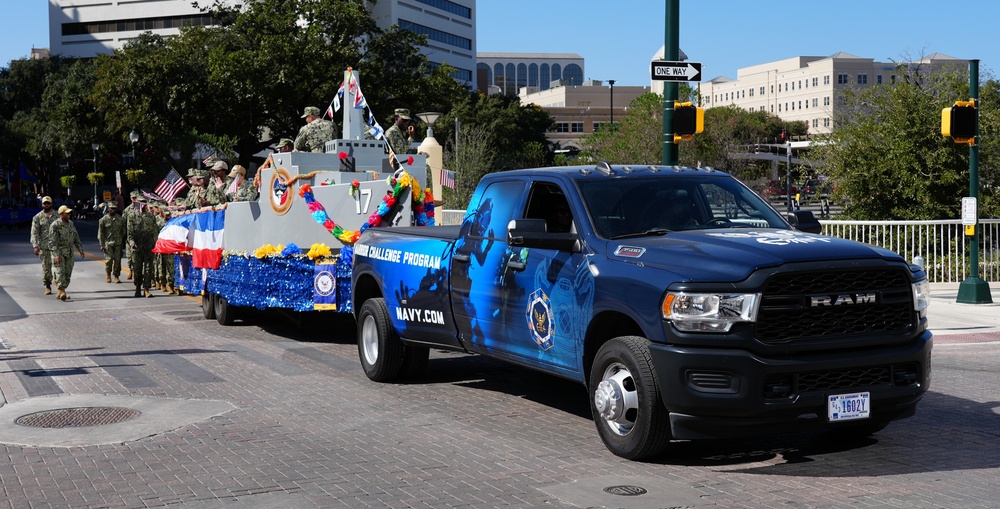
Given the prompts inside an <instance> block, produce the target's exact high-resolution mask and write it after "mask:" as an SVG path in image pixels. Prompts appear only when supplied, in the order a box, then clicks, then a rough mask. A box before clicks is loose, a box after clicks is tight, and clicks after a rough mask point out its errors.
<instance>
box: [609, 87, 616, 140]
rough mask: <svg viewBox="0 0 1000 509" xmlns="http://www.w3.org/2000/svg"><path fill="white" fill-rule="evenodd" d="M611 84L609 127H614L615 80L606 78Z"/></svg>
mask: <svg viewBox="0 0 1000 509" xmlns="http://www.w3.org/2000/svg"><path fill="white" fill-rule="evenodd" d="M608 84H609V85H611V128H612V129H614V128H615V80H608Z"/></svg>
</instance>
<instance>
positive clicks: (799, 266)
mask: <svg viewBox="0 0 1000 509" xmlns="http://www.w3.org/2000/svg"><path fill="white" fill-rule="evenodd" d="M927 291H928V288H927V278H926V275H925V274H924V273H923V272H922V271H921V269H920V268H919V267H917V266H914V265H911V264H909V263H907V262H906V261H905V260H904V259H903V258H901V257H900V256H899V255H897V254H895V253H892V252H890V251H887V250H884V249H881V248H878V247H874V246H869V245H864V244H859V243H856V242H851V241H847V240H842V239H837V238H832V237H827V236H822V235H817V234H812V233H806V232H803V231H799V230H797V229H795V228H793V227H792V225H791V224H789V222H788V220H787V219H786V218H785V217H783V216H782V215H781V214H779V213H778V212H776V211H775V210H774V209H773V208H771V206H770V205H768V203H767V202H766V201H765V200H763V199H761V198H760V196H758V195H757V194H756V193H755V192H754V191H752V190H751V189H749V188H748V187H746V186H745V185H744V184H743V183H742V182H740V181H739V180H738V179H736V178H734V177H732V176H731V175H729V174H727V173H725V172H721V171H716V170H714V169H711V168H687V167H676V166H631V167H630V166H618V165H609V164H607V163H603V162H602V163H599V164H597V165H592V166H575V167H562V168H541V169H528V170H517V171H506V172H500V173H493V174H490V175H487V176H486V177H485V178H483V180H482V181H481V182H480V183H479V186H478V188H477V189H476V191H475V193H474V194H473V196H472V198H471V201H470V203H469V208H468V211H467V212H466V214H465V217H464V220H463V222H462V224H461V225H460V226H438V227H434V228H408V227H402V228H399V227H397V228H391V229H382V228H371V229H369V230H367V231H366V232H365V233H364V235H362V237H361V238H360V240H359V241H358V243H357V244H356V246H355V249H354V271H353V276H352V297H353V302H354V309H355V313H356V316H357V324H358V351H359V357H360V360H361V363H362V365H363V367H364V371H365V373H366V375H367V376H368V378H370V379H371V380H375V381H379V382H389V381H394V380H397V379H401V378H405V377H412V376H415V375H417V374H419V373H421V372H422V371H423V370H424V369H425V367H426V366H427V364H428V352H429V349H431V348H435V349H453V350H459V351H466V352H474V353H478V354H482V355H486V356H489V357H493V358H497V359H502V360H505V361H509V362H512V363H515V364H518V365H521V366H524V367H526V368H531V369H535V370H539V371H543V372H545V373H550V374H553V375H556V376H560V377H565V378H568V379H571V380H576V381H578V382H581V383H583V384H585V386H586V387H587V389H588V392H589V394H590V399H591V409H592V412H593V417H594V421H595V423H596V425H597V429H598V432H599V434H600V436H601V438H602V440H603V441H604V443H605V445H606V446H607V447H608V449H610V450H611V451H612V452H613V453H615V454H617V455H619V456H622V457H625V458H630V459H643V458H649V457H652V456H656V455H658V454H661V453H663V452H664V451H665V449H666V448H667V447H668V445H669V443H670V441H671V439H679V440H688V439H705V438H721V437H734V436H746V435H752V434H770V433H776V432H782V431H788V430H802V429H817V430H819V429H825V430H829V431H831V432H833V433H835V434H840V435H849V436H858V435H867V434H871V433H874V432H876V431H879V430H881V429H882V428H884V427H885V426H886V425H887V424H888V423H889V421H891V420H894V419H899V418H903V417H908V416H911V415H913V414H914V412H915V410H916V405H917V402H918V401H919V400H920V398H921V397H922V395H923V394H924V392H925V391H926V390H927V388H928V386H929V383H930V375H931V364H930V360H931V359H930V357H931V348H932V344H933V341H932V339H931V333H930V331H928V329H927V305H928V298H927Z"/></svg>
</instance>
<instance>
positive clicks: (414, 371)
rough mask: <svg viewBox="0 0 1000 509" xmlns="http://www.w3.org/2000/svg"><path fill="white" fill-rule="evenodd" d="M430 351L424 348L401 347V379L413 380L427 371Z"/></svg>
mask: <svg viewBox="0 0 1000 509" xmlns="http://www.w3.org/2000/svg"><path fill="white" fill-rule="evenodd" d="M430 355H431V349H430V348H427V347H426V346H409V345H406V346H403V365H402V366H401V368H400V373H401V374H402V377H403V378H414V377H418V376H420V375H422V374H423V373H424V371H425V370H426V369H427V360H428V359H429V358H430Z"/></svg>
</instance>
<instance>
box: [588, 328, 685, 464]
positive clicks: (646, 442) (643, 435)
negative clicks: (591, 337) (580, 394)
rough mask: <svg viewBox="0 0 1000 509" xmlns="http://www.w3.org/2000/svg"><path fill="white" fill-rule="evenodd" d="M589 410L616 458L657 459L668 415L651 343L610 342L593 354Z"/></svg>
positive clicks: (666, 435)
mask: <svg viewBox="0 0 1000 509" xmlns="http://www.w3.org/2000/svg"><path fill="white" fill-rule="evenodd" d="M589 387H590V394H591V398H590V409H591V412H592V413H593V416H594V423H595V424H597V432H598V433H599V434H600V435H601V440H603V441H604V445H605V446H607V448H608V449H609V450H610V451H611V452H613V453H615V454H616V455H618V456H621V457H623V458H627V459H631V460H640V459H644V458H650V457H653V456H656V455H658V454H660V453H662V452H663V451H664V449H666V447H667V445H668V444H669V443H670V428H669V425H668V417H667V410H666V409H665V408H664V407H663V404H662V402H661V399H660V388H659V385H658V383H657V380H656V375H655V372H654V371H653V365H652V360H651V358H650V355H649V341H648V340H647V339H645V338H641V337H637V336H622V337H618V338H614V339H612V340H610V341H608V342H607V343H604V345H602V346H601V348H600V349H599V350H598V351H597V355H596V356H595V357H594V363H593V365H592V366H591V369H590V384H589Z"/></svg>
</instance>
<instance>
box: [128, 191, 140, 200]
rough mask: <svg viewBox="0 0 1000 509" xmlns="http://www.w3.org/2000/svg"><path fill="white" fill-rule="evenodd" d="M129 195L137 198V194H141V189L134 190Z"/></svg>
mask: <svg viewBox="0 0 1000 509" xmlns="http://www.w3.org/2000/svg"><path fill="white" fill-rule="evenodd" d="M128 195H129V197H130V198H135V197H136V196H139V191H132V192H131V193H129V194H128Z"/></svg>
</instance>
